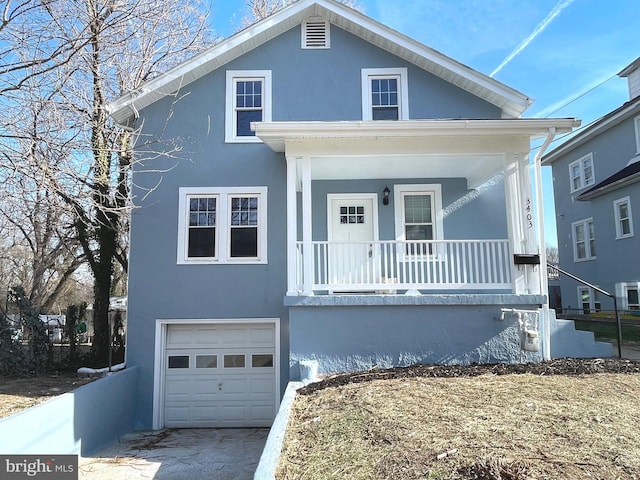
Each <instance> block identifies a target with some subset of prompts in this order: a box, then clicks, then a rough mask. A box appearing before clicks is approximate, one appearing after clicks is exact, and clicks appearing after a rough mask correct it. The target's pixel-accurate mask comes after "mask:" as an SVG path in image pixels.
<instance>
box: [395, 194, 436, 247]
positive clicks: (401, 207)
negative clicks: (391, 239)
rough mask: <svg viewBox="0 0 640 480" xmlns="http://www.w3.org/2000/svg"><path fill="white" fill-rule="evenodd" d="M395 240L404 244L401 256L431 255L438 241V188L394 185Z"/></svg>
mask: <svg viewBox="0 0 640 480" xmlns="http://www.w3.org/2000/svg"><path fill="white" fill-rule="evenodd" d="M394 198H395V219H396V239H398V240H402V241H405V242H407V246H406V248H405V253H406V254H409V255H425V254H426V255H431V254H433V253H434V248H433V244H431V243H428V241H429V240H441V239H442V238H444V236H443V231H442V230H443V227H442V191H441V187H440V185H437V184H432V185H395V186H394Z"/></svg>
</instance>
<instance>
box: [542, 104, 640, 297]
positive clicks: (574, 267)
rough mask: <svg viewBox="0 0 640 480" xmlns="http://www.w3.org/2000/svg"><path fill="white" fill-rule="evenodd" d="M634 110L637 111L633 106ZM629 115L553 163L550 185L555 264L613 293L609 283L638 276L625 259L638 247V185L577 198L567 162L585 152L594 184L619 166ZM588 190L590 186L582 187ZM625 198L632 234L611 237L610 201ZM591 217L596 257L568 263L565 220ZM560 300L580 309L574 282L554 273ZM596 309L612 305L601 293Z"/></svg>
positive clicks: (632, 152) (631, 131)
mask: <svg viewBox="0 0 640 480" xmlns="http://www.w3.org/2000/svg"><path fill="white" fill-rule="evenodd" d="M639 110H640V109H639ZM638 113H640V111H638V112H636V114H635V116H637V115H638ZM633 118H634V115H631V116H629V117H628V118H626V119H625V120H623V121H622V122H620V123H618V124H616V125H615V126H613V128H610V129H609V130H606V131H604V132H603V133H601V134H600V135H598V136H597V137H595V138H592V139H591V140H590V141H588V142H586V143H584V144H582V145H580V146H578V147H576V148H575V149H574V150H573V151H571V152H569V153H568V154H566V155H565V156H564V157H562V158H560V159H558V160H556V161H555V162H554V163H553V166H552V169H553V188H554V197H555V212H556V224H557V234H558V253H559V256H560V267H561V268H562V269H564V270H567V271H568V272H570V273H572V274H574V275H577V276H578V277H581V278H583V279H585V280H587V281H589V282H591V283H594V284H596V285H598V286H600V287H601V288H604V289H605V290H607V291H609V292H611V293H614V292H615V283H617V282H630V281H639V280H640V266H639V265H638V263H637V262H633V261H631V262H630V261H629V259H631V258H635V257H636V256H637V254H636V253H634V252H637V251H638V249H639V248H640V230H638V229H640V217H638V216H637V215H638V212H640V186H639V184H635V185H631V186H628V187H625V188H623V189H619V190H616V191H614V192H611V193H608V194H606V195H603V196H601V197H598V198H595V199H593V200H591V201H578V200H577V196H578V195H580V193H582V192H583V191H585V190H587V189H584V190H579V191H577V192H575V193H573V194H571V193H570V190H571V188H570V176H569V164H570V163H572V162H574V161H575V160H578V159H579V158H581V157H583V156H585V155H587V154H589V153H591V154H592V156H593V163H594V174H595V183H594V185H595V184H598V183H600V182H602V181H603V180H605V179H606V178H608V177H610V176H611V175H613V174H614V173H616V172H618V171H620V170H622V169H623V168H624V167H625V166H626V165H627V163H628V162H629V160H631V159H632V158H634V157H635V156H636V154H637V152H636V137H635V128H634V125H633ZM588 188H590V187H588ZM627 195H628V196H630V198H631V210H632V214H633V215H634V216H635V218H634V220H635V221H634V229H635V231H636V234H635V236H634V237H631V238H624V239H616V228H615V217H614V208H613V202H614V200H617V199H619V198H622V197H625V196H627ZM591 217H592V218H593V221H594V230H595V245H596V257H597V259H594V260H588V261H579V262H575V261H574V256H573V237H572V227H571V224H572V223H574V222H576V221H579V220H583V219H586V218H591ZM560 284H561V290H562V303H563V307H564V308H572V309H576V308H580V307H581V305H580V303H579V301H578V286H579V284H578V283H577V282H575V281H573V280H571V279H569V278H567V277H565V276H560ZM599 300H601V302H602V307H603V308H605V309H612V308H613V303H612V301H611V300H610V299H609V298H607V297H606V296H600V297H599Z"/></svg>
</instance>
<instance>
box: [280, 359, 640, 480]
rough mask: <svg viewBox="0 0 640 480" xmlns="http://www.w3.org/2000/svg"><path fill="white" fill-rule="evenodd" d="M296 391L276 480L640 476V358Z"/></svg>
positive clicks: (364, 376) (339, 380)
mask: <svg viewBox="0 0 640 480" xmlns="http://www.w3.org/2000/svg"><path fill="white" fill-rule="evenodd" d="M300 393H301V395H299V396H298V397H297V398H296V400H295V402H294V407H293V410H292V416H291V419H290V421H289V425H288V428H287V434H286V438H285V443H284V448H283V454H282V456H281V459H280V464H279V467H278V472H277V478H278V479H297V478H308V479H331V478H336V479H337V478H340V479H398V480H405V479H424V478H428V479H442V480H444V479H450V480H454V479H458V480H474V479H475V480H502V479H510V480H525V479H531V480H533V479H538V480H539V479H545V478H549V479H567V480H577V479H584V478H598V479H601V480H614V479H636V478H640V449H638V448H637V445H638V444H639V443H640V429H638V420H637V419H638V418H640V404H639V403H638V402H637V398H638V396H639V395H640V362H636V361H628V360H616V359H593V360H576V359H564V360H554V361H551V362H543V363H539V364H529V365H471V366H466V367H465V366H416V367H409V368H395V369H390V370H380V371H371V372H360V373H356V374H350V375H339V376H334V377H330V378H327V379H325V380H323V381H322V382H319V383H317V384H312V385H309V386H307V387H306V388H305V389H303V390H302V391H301V392H300Z"/></svg>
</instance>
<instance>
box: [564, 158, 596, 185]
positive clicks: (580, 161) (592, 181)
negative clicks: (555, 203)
mask: <svg viewBox="0 0 640 480" xmlns="http://www.w3.org/2000/svg"><path fill="white" fill-rule="evenodd" d="M587 162H590V163H591V179H590V180H586V179H585V175H584V172H585V164H586V163H587ZM576 165H577V166H578V167H579V168H580V176H579V177H577V178H579V179H580V185H578V186H577V187H575V188H574V185H573V179H574V177H573V167H574V166H576ZM595 183H596V170H595V165H594V163H593V155H592V154H591V153H587V154H586V155H585V156H583V157H580V158H579V159H578V160H575V161H574V162H571V163H570V164H569V185H570V187H571V193H573V192H577V191H578V190H582V189H583V188H586V187H590V186H591V185H594V184H595Z"/></svg>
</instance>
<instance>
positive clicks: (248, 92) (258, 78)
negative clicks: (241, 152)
mask: <svg viewBox="0 0 640 480" xmlns="http://www.w3.org/2000/svg"><path fill="white" fill-rule="evenodd" d="M270 121H271V71H269V70H229V71H227V91H226V119H225V141H226V142H259V141H260V139H258V138H257V137H256V136H255V132H253V131H252V130H251V122H270Z"/></svg>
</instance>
